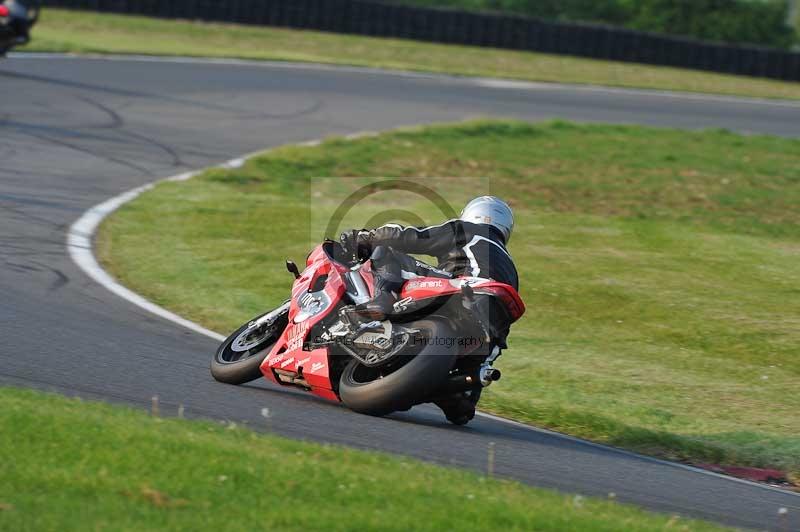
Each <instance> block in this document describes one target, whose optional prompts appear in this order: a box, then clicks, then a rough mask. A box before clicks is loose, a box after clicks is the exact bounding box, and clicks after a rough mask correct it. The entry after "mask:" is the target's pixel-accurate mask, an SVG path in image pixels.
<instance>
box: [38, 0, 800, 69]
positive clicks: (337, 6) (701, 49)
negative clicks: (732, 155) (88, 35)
mask: <svg viewBox="0 0 800 532" xmlns="http://www.w3.org/2000/svg"><path fill="white" fill-rule="evenodd" d="M41 3H42V5H44V6H53V7H67V8H76V9H88V10H93V11H104V12H109V13H127V14H137V15H149V16H155V17H162V18H181V19H198V20H204V21H217V22H237V23H242V24H257V25H268V26H284V27H291V28H301V29H315V30H322V31H330V32H338V33H352V34H358V35H372V36H379V37H397V38H404V39H415V40H420V41H432V42H442V43H451V44H466V45H475V46H489V47H495V48H508V49H514V50H532V51H538V52H547V53H554V54H565V55H575V56H581V57H591V58H597V59H610V60H615V61H627V62H635V63H647V64H653V65H666V66H674V67H682V68H691V69H697V70H707V71H713V72H722V73H727V74H739V75H746V76H758V77H767V78H775V79H783V80H789V81H800V54H798V53H793V52H788V51H784V50H776V49H771V48H764V47H755V46H737V45H728V44H722V43H715V42H705V41H700V40H696V39H688V38H682V37H674V36H668V35H659V34H653V33H645V32H639V31H633V30H627V29H624V28H616V27H609V26H601V25H593V24H573V23H562V22H549V21H548V22H546V21H542V20H537V19H531V18H525V17H517V16H508V15H502V14H492V13H473V12H464V11H456V10H450V9H433V8H419V7H412V6H407V5H395V4H391V3H385V2H369V1H362V0H166V1H164V0H44V1H43V2H41Z"/></svg>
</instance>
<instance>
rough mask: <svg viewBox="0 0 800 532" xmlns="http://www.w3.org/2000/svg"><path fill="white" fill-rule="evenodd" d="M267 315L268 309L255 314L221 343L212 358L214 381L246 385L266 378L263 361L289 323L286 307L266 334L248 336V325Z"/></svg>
mask: <svg viewBox="0 0 800 532" xmlns="http://www.w3.org/2000/svg"><path fill="white" fill-rule="evenodd" d="M270 312H274V311H270ZM267 314H269V312H265V313H264V314H261V315H260V316H256V317H255V318H253V319H252V320H250V321H249V322H247V323H245V324H244V325H242V326H241V327H239V328H238V329H237V330H236V331H235V332H234V333H233V334H231V335H230V336H229V337H228V338H226V339H225V341H224V342H222V344H221V345H220V346H219V348H218V349H217V352H216V354H215V355H214V358H213V359H212V360H211V376H212V377H214V379H215V380H217V381H219V382H224V383H226V384H245V383H247V382H251V381H254V380H256V379H259V378H261V377H263V374H262V373H261V364H262V363H263V362H264V359H265V358H266V357H267V355H268V354H269V352H270V351H271V350H272V347H273V346H274V345H275V342H277V341H278V338H279V337H280V335H281V333H283V330H284V329H285V328H286V326H287V325H288V323H289V318H288V316H289V310H288V309H286V310H285V311H283V312H281V313H280V314H278V317H277V319H276V320H275V322H274V323H273V324H272V325H271V326H270V327H268V328H267V330H266V331H265V333H261V334H260V335H256V334H255V333H251V334H250V338H248V335H247V334H246V332H247V330H248V328H249V324H250V323H251V322H253V321H255V320H257V319H259V318H261V317H262V316H266V315H267ZM254 330H255V329H254ZM248 342H249V343H248Z"/></svg>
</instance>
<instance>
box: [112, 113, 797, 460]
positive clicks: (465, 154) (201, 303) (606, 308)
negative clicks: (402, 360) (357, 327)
mask: <svg viewBox="0 0 800 532" xmlns="http://www.w3.org/2000/svg"><path fill="white" fill-rule="evenodd" d="M370 175H376V176H398V177H405V176H421V177H426V179H425V180H424V181H423V182H424V183H425V184H426V185H427V186H429V187H433V188H434V189H436V190H439V191H441V192H443V193H444V194H446V195H447V199H448V200H449V201H450V202H452V203H453V204H454V205H456V206H458V205H459V204H463V203H462V202H463V201H465V200H466V198H467V196H468V195H470V194H480V193H485V192H492V193H495V194H498V195H501V196H503V197H505V198H507V199H508V200H509V201H510V202H511V204H512V206H513V207H514V209H515V212H516V217H517V229H516V231H515V234H514V237H513V239H512V240H511V245H510V250H511V253H512V255H514V257H515V260H516V262H517V265H518V269H519V271H520V277H521V292H522V296H523V298H524V300H525V301H526V302H527V305H528V312H527V314H526V316H525V317H524V318H523V319H522V320H521V321H520V322H519V323H518V324H516V325H515V326H514V328H513V330H512V334H511V338H510V345H511V349H510V350H508V351H507V352H506V354H505V355H504V356H503V357H502V358H501V359H500V362H499V367H500V368H501V369H502V370H503V375H504V377H503V380H502V381H501V382H500V383H498V384H497V385H495V386H493V387H492V388H489V389H488V393H487V394H486V395H485V400H484V401H483V403H482V404H483V406H484V407H485V408H487V409H489V410H491V411H493V412H496V413H499V414H502V415H505V416H509V417H513V418H515V419H519V420H523V421H527V422H531V423H534V424H537V425H542V426H546V427H550V428H553V429H556V430H559V431H563V432H567V433H570V434H574V435H577V436H582V437H586V438H589V439H592V440H595V441H601V442H606V443H609V444H613V445H617V446H622V447H627V448H631V449H635V450H637V451H641V452H645V453H650V454H654V455H658V456H664V457H668V458H672V459H679V460H692V461H713V462H719V463H730V464H749V465H755V466H775V467H780V468H784V469H787V470H797V471H800V437H799V436H798V435H799V434H800V394H797V383H798V379H799V378H800V356H799V355H800V347H798V346H800V289H799V288H798V285H797V280H798V279H800V261H799V260H798V259H800V209H798V208H797V205H800V142H799V141H796V140H787V139H779V138H770V137H761V136H740V135H737V134H733V133H729V132H726V131H706V132H686V131H677V130H668V129H655V128H644V127H632V126H607V125H575V124H570V123H563V122H554V123H549V124H545V125H528V124H524V123H515V122H477V123H467V124H463V125H457V126H439V127H432V128H427V129H414V130H403V131H398V132H391V133H387V134H384V135H382V136H380V137H375V138H366V139H360V140H342V139H332V140H328V141H327V142H325V143H324V144H322V145H321V146H319V147H286V148H282V149H278V150H276V151H273V152H270V153H267V154H265V155H262V156H259V157H256V158H255V159H252V160H250V161H249V162H248V163H247V164H246V165H245V166H244V167H243V168H241V169H237V170H230V171H224V170H213V171H209V172H206V173H205V174H203V175H201V176H199V177H197V178H195V179H193V180H190V181H187V182H181V183H174V182H170V183H163V184H161V185H159V186H157V187H156V188H155V189H154V190H153V191H151V192H148V193H146V194H144V195H143V196H142V197H141V198H140V199H138V200H136V201H134V202H133V203H131V204H128V205H126V206H125V207H123V208H122V209H121V210H120V211H119V212H118V213H116V214H115V215H113V216H112V217H111V218H110V219H109V220H107V221H106V222H105V223H104V224H103V225H102V226H101V231H100V233H99V237H98V242H97V245H98V254H99V257H100V259H101V261H102V263H103V264H104V265H105V266H106V267H107V268H109V269H110V270H111V272H112V273H113V274H114V275H116V276H117V277H118V278H120V279H121V281H122V282H123V283H124V284H126V285H128V286H130V287H131V288H132V289H134V290H135V291H137V292H139V293H142V294H144V295H145V296H146V297H148V298H150V299H152V300H154V301H156V302H157V303H158V304H161V305H164V306H166V307H168V308H170V309H172V310H174V311H176V312H178V313H179V314H181V315H184V316H187V317H189V318H191V319H195V320H198V321H200V322H201V323H203V324H204V325H206V326H208V327H210V328H212V329H214V330H217V331H221V332H228V331H229V330H232V329H233V328H235V327H236V326H238V325H239V324H240V323H242V322H244V321H245V320H246V319H249V318H250V317H251V316H253V315H255V314H256V313H258V312H259V311H262V310H264V309H267V308H269V307H270V306H272V305H276V303H278V302H280V301H282V300H283V299H284V298H285V297H286V296H287V294H288V292H289V287H290V282H291V277H290V276H289V275H288V274H287V273H286V272H285V270H284V268H283V265H282V261H283V259H285V258H286V257H292V258H294V259H295V260H296V261H300V260H302V259H303V257H305V256H306V253H307V252H308V250H309V249H310V247H311V246H312V245H313V243H314V242H315V241H318V240H319V239H320V238H321V237H322V234H321V231H320V227H321V223H322V222H324V221H325V220H326V219H327V218H326V216H328V215H329V214H330V212H332V210H333V208H335V207H336V206H337V205H338V204H339V203H338V202H339V200H338V199H337V197H338V198H341V197H342V196H343V194H346V193H348V192H349V191H351V190H353V189H354V187H356V186H361V185H363V184H365V183H368V182H370V180H367V179H338V180H336V179H333V180H332V179H327V180H318V179H312V178H314V177H315V176H370ZM432 176H456V177H453V178H448V179H433V178H432ZM458 176H486V180H484V181H481V180H477V182H473V181H459V180H458ZM309 183H311V184H312V186H309ZM464 183H467V184H466V185H464ZM311 200H313V205H314V209H313V211H312V210H310V209H309V204H310V203H311ZM397 208H406V209H410V210H413V211H414V212H416V213H419V214H420V216H421V217H422V219H423V220H425V221H426V222H429V223H430V222H433V221H435V220H438V219H440V218H441V216H442V215H441V214H440V213H439V212H438V210H437V209H436V208H435V207H433V206H432V205H431V204H430V202H427V201H420V200H419V198H415V197H413V196H411V195H405V196H403V195H402V194H393V195H388V194H387V193H383V195H381V194H377V195H373V196H372V197H370V198H369V200H368V201H365V202H363V203H362V204H361V205H360V208H359V209H354V210H353V211H352V212H351V215H350V217H349V218H348V219H346V220H345V221H344V223H343V225H342V228H345V227H347V226H348V225H353V226H357V227H360V226H361V225H363V224H364V223H365V220H368V219H370V218H371V217H372V216H374V215H377V216H381V213H383V214H384V215H385V216H384V219H385V218H387V217H388V218H391V217H393V213H394V214H396V212H397V211H393V210H391V209H397ZM387 209H389V210H388V211H387ZM387 212H388V214H386V213H387Z"/></svg>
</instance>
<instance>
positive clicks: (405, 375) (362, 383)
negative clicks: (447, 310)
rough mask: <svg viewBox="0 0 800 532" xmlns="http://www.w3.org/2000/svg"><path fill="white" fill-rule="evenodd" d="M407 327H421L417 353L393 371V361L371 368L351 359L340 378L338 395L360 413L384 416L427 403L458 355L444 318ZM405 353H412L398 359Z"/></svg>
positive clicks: (417, 322)
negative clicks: (419, 345)
mask: <svg viewBox="0 0 800 532" xmlns="http://www.w3.org/2000/svg"><path fill="white" fill-rule="evenodd" d="M404 326H405V327H408V328H409V329H419V330H420V333H421V334H420V336H419V337H418V338H421V339H423V342H421V347H419V348H418V352H416V353H414V355H413V357H412V358H410V360H408V361H407V362H406V363H405V364H403V365H401V366H399V367H398V368H397V369H395V370H394V371H391V363H390V364H387V365H386V366H381V367H379V368H368V367H367V366H364V365H363V364H361V363H360V362H359V361H358V360H356V359H353V360H351V361H350V362H349V363H348V364H347V366H345V368H344V370H343V371H342V375H341V377H340V379H339V396H340V398H341V399H342V402H343V403H344V404H345V406H347V407H348V408H350V409H351V410H353V411H355V412H359V413H361V414H367V415H371V416H384V415H386V414H389V413H391V412H395V411H398V410H408V409H409V408H411V407H412V406H414V405H415V404H419V403H422V402H424V401H425V400H426V399H428V398H429V397H430V396H431V394H433V393H434V392H435V391H436V389H437V388H439V387H440V386H441V385H442V384H443V383H444V381H445V379H446V378H447V376H448V374H449V373H450V370H451V369H452V367H453V364H454V363H455V360H456V356H457V346H456V345H455V341H454V340H455V334H454V332H453V330H452V328H451V327H450V326H449V325H448V324H447V322H446V321H444V320H441V319H430V320H421V321H416V322H413V323H409V324H406V325H404ZM415 351H417V349H415ZM404 356H409V355H404V354H403V353H400V354H399V355H396V358H397V359H400V360H402V359H403V357H404ZM395 364H398V361H395ZM386 371H390V372H389V373H388V374H386V373H385V372H386Z"/></svg>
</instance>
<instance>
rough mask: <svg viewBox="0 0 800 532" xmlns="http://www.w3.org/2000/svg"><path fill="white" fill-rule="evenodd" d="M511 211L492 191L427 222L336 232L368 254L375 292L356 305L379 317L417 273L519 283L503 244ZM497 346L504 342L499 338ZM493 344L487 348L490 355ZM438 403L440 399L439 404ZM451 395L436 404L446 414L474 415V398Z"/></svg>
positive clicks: (511, 221)
mask: <svg viewBox="0 0 800 532" xmlns="http://www.w3.org/2000/svg"><path fill="white" fill-rule="evenodd" d="M513 229H514V216H513V213H512V212H511V208H510V207H509V206H508V205H507V204H506V203H505V202H504V201H502V200H501V199H499V198H497V197H495V196H480V197H478V198H475V199H473V200H472V201H470V202H469V203H468V204H467V205H466V207H464V210H462V211H461V216H460V218H457V219H454V220H448V221H447V222H444V223H442V224H439V225H434V226H431V227H403V226H400V225H398V224H386V225H383V226H381V227H378V228H377V229H373V230H361V231H350V232H346V233H342V235H341V241H342V244H344V247H345V248H346V249H349V250H357V252H358V254H359V255H360V256H362V257H366V256H369V257H370V258H371V260H372V269H373V278H374V282H375V294H374V296H373V298H372V300H370V301H368V302H367V303H365V304H363V305H361V306H360V308H361V310H362V311H364V312H365V313H366V314H368V315H369V317H370V318H371V319H383V318H385V317H386V315H387V314H390V313H391V312H392V307H393V305H394V303H395V302H397V299H398V295H399V293H400V289H401V288H402V285H403V283H404V282H405V281H406V280H408V279H412V278H414V277H417V276H423V277H442V278H452V277H458V276H462V275H464V276H470V277H483V278H490V279H494V280H495V281H499V282H502V283H506V284H509V285H511V286H513V287H514V289H519V279H518V276H517V269H516V267H515V266H514V262H513V260H512V259H511V255H509V253H508V251H507V250H506V245H507V244H508V240H509V238H511V232H512V230H513ZM408 253H418V254H424V255H432V256H434V257H436V259H437V260H438V266H437V267H436V268H434V267H432V266H430V265H428V264H425V263H424V262H422V261H419V260H416V259H414V258H413V257H410V256H409V255H408ZM501 343H502V344H503V345H501V346H500V347H505V345H504V342H502V340H501ZM498 353H499V349H498V350H497V351H496V352H493V355H492V356H493V358H496V356H497V354H498ZM440 403H441V404H440ZM468 403H469V402H468V401H463V400H461V399H452V400H449V401H445V402H440V401H437V404H438V405H439V406H440V407H441V408H442V410H444V411H445V414H447V416H448V418H450V417H451V416H455V417H458V416H466V417H467V419H471V418H472V416H474V413H475V409H474V404H468Z"/></svg>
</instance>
